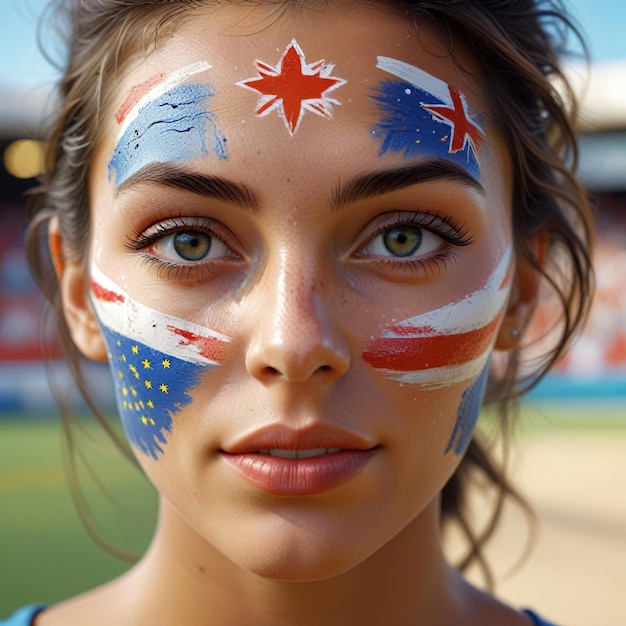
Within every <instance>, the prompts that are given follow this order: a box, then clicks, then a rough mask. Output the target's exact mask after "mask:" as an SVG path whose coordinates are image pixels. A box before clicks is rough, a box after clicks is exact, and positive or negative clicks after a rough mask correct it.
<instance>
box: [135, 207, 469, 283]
mask: <svg viewBox="0 0 626 626" xmlns="http://www.w3.org/2000/svg"><path fill="white" fill-rule="evenodd" d="M398 226H413V227H416V228H420V229H422V230H427V231H429V232H431V233H433V234H434V235H436V236H438V237H440V238H441V239H442V240H443V241H445V242H446V243H448V244H449V245H451V246H454V247H455V248H461V247H464V246H467V245H469V244H471V243H472V241H473V238H472V236H471V235H470V233H469V229H468V228H467V227H466V226H460V225H458V224H456V223H455V222H454V220H452V219H451V218H450V217H449V216H446V215H440V214H438V213H424V212H420V213H410V212H406V211H396V212H394V213H390V214H387V215H385V216H384V220H383V221H382V222H381V223H379V224H377V225H376V227H375V229H374V231H373V232H371V233H369V236H368V239H367V242H366V243H365V244H364V245H362V246H360V248H359V251H361V250H363V249H364V248H365V247H366V246H367V245H368V244H369V243H370V242H371V241H373V240H374V239H375V238H376V237H377V236H379V235H381V234H382V233H384V232H385V231H387V230H389V229H391V228H395V227H398ZM184 230H196V231H198V232H202V233H205V234H207V235H208V236H210V237H213V238H215V239H217V240H219V241H220V242H222V243H223V244H224V245H225V246H227V247H228V248H229V249H231V250H232V248H231V246H229V245H228V243H227V242H226V241H225V237H223V236H221V235H220V233H219V232H217V229H215V228H213V227H212V226H211V222H209V223H208V224H207V222H206V220H205V219H201V220H200V219H193V218H184V217H182V216H178V217H176V218H172V219H170V220H167V221H166V222H164V223H159V224H156V225H155V226H154V227H153V228H152V232H149V233H148V234H146V233H145V232H142V233H139V232H137V233H135V234H134V236H129V237H128V238H127V241H126V244H125V246H126V247H127V248H128V249H129V250H132V251H134V252H139V251H142V250H146V249H147V248H149V247H151V246H153V245H155V244H156V243H157V242H158V241H159V240H161V239H163V238H164V237H167V236H169V235H173V234H175V233H177V232H180V231H184ZM233 256H234V257H236V256H237V255H236V253H234V252H233ZM357 256H359V255H358V253H357ZM224 258H229V257H221V258H220V259H219V261H220V262H223V261H224ZM454 258H456V251H455V250H454V249H453V248H446V249H444V250H442V251H440V252H438V253H437V254H436V255H434V256H427V257H424V258H415V259H409V258H407V259H401V258H393V257H384V258H377V259H368V261H367V262H368V263H371V264H377V265H380V266H381V267H384V268H385V269H386V270H391V271H392V272H394V273H399V272H401V271H409V272H411V273H417V272H421V273H427V274H429V275H432V274H434V273H435V271H437V270H438V269H441V268H443V267H445V266H446V265H447V263H448V262H449V261H450V260H453V259H454ZM143 261H144V262H145V263H147V264H149V265H150V266H154V267H156V269H157V272H158V276H159V278H161V279H165V280H176V281H186V280H189V279H193V278H196V277H197V276H198V273H199V272H202V273H206V272H209V273H210V272H212V271H215V270H217V266H216V263H215V261H212V260H211V259H208V260H206V261H203V262H202V263H188V264H187V263H174V262H172V261H168V260H165V259H160V258H157V257H155V256H153V255H152V254H144V255H143Z"/></svg>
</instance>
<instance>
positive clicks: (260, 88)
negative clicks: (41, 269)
mask: <svg viewBox="0 0 626 626" xmlns="http://www.w3.org/2000/svg"><path fill="white" fill-rule="evenodd" d="M254 64H255V66H256V69H257V72H258V73H259V76H257V77H254V78H249V79H247V80H242V81H240V82H238V83H237V85H239V86H240V87H245V88H247V89H251V90H252V91H257V92H258V93H260V94H261V97H260V98H259V102H258V105H257V110H256V113H257V115H259V116H263V115H268V114H269V113H271V112H272V111H273V110H274V109H276V110H277V111H278V114H279V115H280V116H281V117H282V118H283V120H284V121H285V125H286V126H287V130H288V131H289V134H290V135H293V134H294V133H295V132H296V130H297V129H298V126H299V125H300V121H301V120H302V117H303V115H304V110H305V109H306V110H307V111H311V113H315V114H317V115H321V116H322V117H326V118H328V119H330V118H332V105H333V104H340V103H339V102H338V101H337V100H335V99H334V98H329V97H328V95H327V94H328V93H329V92H331V91H333V90H334V89H337V87H340V86H341V85H344V84H345V82H346V81H345V80H343V79H341V78H336V77H335V76H331V75H330V73H331V72H332V70H333V67H334V65H331V64H330V63H326V61H324V59H322V60H320V61H315V63H309V64H307V63H306V62H305V60H304V52H302V50H301V49H300V46H299V45H298V44H297V43H296V41H295V39H294V40H293V41H292V42H291V44H290V45H289V46H288V47H287V49H286V50H285V52H284V53H283V56H282V57H281V59H280V61H279V62H278V65H276V67H272V66H271V65H268V64H267V63H264V62H263V61H259V60H258V59H257V60H255V62H254Z"/></svg>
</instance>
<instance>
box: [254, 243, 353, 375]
mask: <svg viewBox="0 0 626 626" xmlns="http://www.w3.org/2000/svg"><path fill="white" fill-rule="evenodd" d="M319 259H320V257H319V255H317V254H315V252H312V251H311V252H306V251H305V250H304V249H303V248H300V249H298V250H291V251H286V250H283V251H281V252H280V253H279V254H277V256H276V258H275V259H274V260H273V261H270V262H269V263H268V266H267V267H266V270H265V272H264V274H265V276H264V279H263V280H262V281H261V282H260V284H259V285H258V289H259V294H260V296H259V298H258V299H257V300H256V301H257V303H258V305H257V306H258V312H257V313H258V323H257V324H255V330H254V336H253V339H252V341H251V345H250V350H249V354H248V359H247V361H248V368H249V370H250V371H251V373H252V374H253V375H255V376H256V377H258V378H264V379H275V378H277V377H282V378H284V379H285V380H288V381H291V382H306V381H307V380H309V379H310V378H311V377H312V376H317V377H323V378H324V379H333V378H337V377H340V376H342V375H343V374H344V373H345V371H346V370H347V368H348V367H349V350H348V346H347V345H346V343H345V340H344V338H343V337H342V334H341V331H340V328H339V326H338V325H337V320H336V318H335V311H333V296H332V289H333V287H332V286H331V285H325V284H324V279H323V268H322V267H321V263H320V262H319Z"/></svg>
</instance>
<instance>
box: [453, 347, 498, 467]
mask: <svg viewBox="0 0 626 626" xmlns="http://www.w3.org/2000/svg"><path fill="white" fill-rule="evenodd" d="M488 377H489V359H487V363H486V364H485V366H484V367H483V371H482V372H481V374H480V376H479V377H478V378H477V379H476V380H475V381H474V382H473V383H472V384H471V385H470V386H469V387H468V388H467V389H466V390H465V391H464V392H463V395H462V396H461V404H460V405H459V410H458V412H457V416H456V422H455V423H454V428H453V429H452V434H451V435H450V441H448V445H447V446H446V449H445V451H444V454H448V452H450V450H452V449H454V454H456V455H457V456H461V455H462V454H463V453H464V452H465V450H466V448H467V446H468V445H469V443H470V441H471V439H472V434H473V432H474V428H476V422H477V421H478V417H479V416H480V410H481V408H482V406H483V397H484V395H485V387H486V386H487V378H488Z"/></svg>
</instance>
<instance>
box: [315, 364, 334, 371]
mask: <svg viewBox="0 0 626 626" xmlns="http://www.w3.org/2000/svg"><path fill="white" fill-rule="evenodd" d="M331 369H332V367H331V366H330V365H321V366H320V367H319V368H318V370H319V371H321V372H330V370H331Z"/></svg>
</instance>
